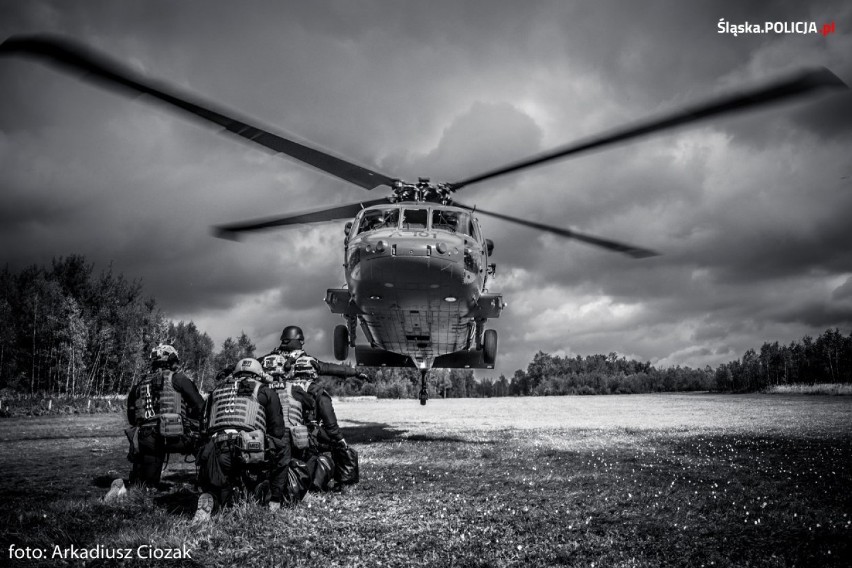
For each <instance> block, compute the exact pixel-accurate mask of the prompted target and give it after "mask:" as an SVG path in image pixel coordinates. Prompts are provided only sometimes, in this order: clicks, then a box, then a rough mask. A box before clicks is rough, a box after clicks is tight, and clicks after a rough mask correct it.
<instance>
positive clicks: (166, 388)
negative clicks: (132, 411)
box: [135, 369, 186, 426]
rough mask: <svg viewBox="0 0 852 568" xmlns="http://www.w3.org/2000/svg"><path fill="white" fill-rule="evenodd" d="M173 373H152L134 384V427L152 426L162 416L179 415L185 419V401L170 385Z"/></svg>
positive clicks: (164, 370)
mask: <svg viewBox="0 0 852 568" xmlns="http://www.w3.org/2000/svg"><path fill="white" fill-rule="evenodd" d="M172 377H174V372H173V371H171V370H168V369H162V370H158V371H152V372H151V373H148V374H147V375H145V376H144V377H142V380H141V381H139V382H138V383H137V384H136V415H135V417H136V425H137V426H141V425H143V424H152V423H155V422H157V421H158V420H159V418H160V416H162V415H163V414H179V415H180V417H181V420H183V419H184V418H186V401H184V400H183V397H182V396H181V394H180V393H179V392H178V391H176V390H175V386H174V384H172Z"/></svg>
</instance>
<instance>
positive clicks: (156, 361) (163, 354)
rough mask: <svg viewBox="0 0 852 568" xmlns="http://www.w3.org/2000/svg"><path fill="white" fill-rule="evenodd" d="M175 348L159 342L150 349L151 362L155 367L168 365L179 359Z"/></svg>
mask: <svg viewBox="0 0 852 568" xmlns="http://www.w3.org/2000/svg"><path fill="white" fill-rule="evenodd" d="M179 360H180V359H179V358H178V352H177V349H175V348H174V347H172V346H171V345H166V344H163V343H161V344H160V345H157V346H156V347H154V348H153V349H152V350H151V364H152V365H153V366H155V367H168V366H170V365H172V364H175V363H177V362H178V361H179Z"/></svg>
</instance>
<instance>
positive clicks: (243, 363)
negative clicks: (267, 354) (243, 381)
mask: <svg viewBox="0 0 852 568" xmlns="http://www.w3.org/2000/svg"><path fill="white" fill-rule="evenodd" d="M248 375H255V376H256V377H257V378H258V379H262V378H263V367H262V366H261V364H260V361H258V360H257V359H252V358H251V357H246V358H245V359H240V360H239V361H238V362H237V364H236V366H234V376H235V377H242V376H248Z"/></svg>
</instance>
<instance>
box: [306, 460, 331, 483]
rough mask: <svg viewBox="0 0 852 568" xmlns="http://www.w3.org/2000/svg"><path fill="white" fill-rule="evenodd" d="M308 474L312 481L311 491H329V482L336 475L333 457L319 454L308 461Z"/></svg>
mask: <svg viewBox="0 0 852 568" xmlns="http://www.w3.org/2000/svg"><path fill="white" fill-rule="evenodd" d="M307 465H308V474H309V475H310V480H311V491H328V482H329V481H331V475H332V473H334V462H333V461H332V460H331V456H329V455H327V454H319V455H317V456H311V459H309V460H308V464H307Z"/></svg>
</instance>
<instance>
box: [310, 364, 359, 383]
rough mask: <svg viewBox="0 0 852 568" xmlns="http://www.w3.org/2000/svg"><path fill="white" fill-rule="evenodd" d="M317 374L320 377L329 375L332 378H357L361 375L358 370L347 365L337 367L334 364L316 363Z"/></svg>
mask: <svg viewBox="0 0 852 568" xmlns="http://www.w3.org/2000/svg"><path fill="white" fill-rule="evenodd" d="M317 373H318V374H320V375H329V376H332V377H342V378H344V379H345V378H346V377H357V376H358V375H360V374H361V372H360V371H358V369H355V368H354V367H350V366H348V365H337V364H335V363H325V362H323V361H317Z"/></svg>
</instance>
